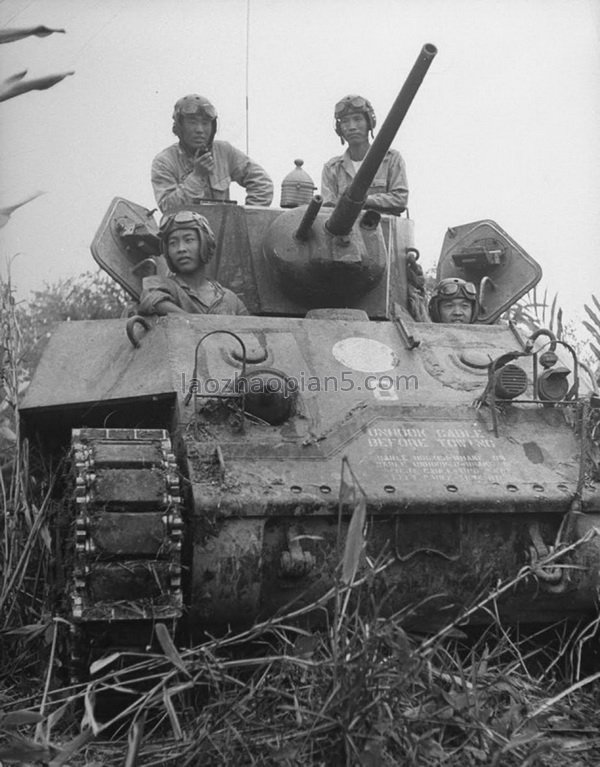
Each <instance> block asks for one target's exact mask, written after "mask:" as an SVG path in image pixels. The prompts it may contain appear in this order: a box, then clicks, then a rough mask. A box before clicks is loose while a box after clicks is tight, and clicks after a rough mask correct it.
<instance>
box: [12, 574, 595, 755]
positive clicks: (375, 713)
mask: <svg viewBox="0 0 600 767" xmlns="http://www.w3.org/2000/svg"><path fill="white" fill-rule="evenodd" d="M384 569H385V565H384V564H379V565H374V566H371V567H370V568H368V570H367V572H366V574H365V575H364V576H363V577H362V578H361V579H360V580H359V581H356V582H355V583H353V584H352V585H351V586H350V587H343V586H340V587H339V588H338V589H334V590H333V591H332V592H331V593H330V594H329V607H332V608H333V609H332V611H331V613H330V621H329V622H328V625H327V627H326V628H324V629H323V630H322V631H320V632H317V633H310V632H308V631H304V630H302V629H301V628H299V627H298V626H297V619H298V618H300V617H302V614H303V613H304V610H300V611H298V612H296V613H295V614H290V615H288V616H285V617H283V618H280V619H278V620H273V621H269V622H266V623H263V624H260V625H256V626H254V627H253V628H252V629H250V630H249V631H247V632H244V633H240V634H237V635H235V636H228V637H225V638H222V639H208V640H207V641H205V642H203V643H201V644H199V645H198V646H196V647H194V648H192V649H190V650H185V651H181V650H178V649H176V647H175V645H174V644H173V643H172V640H171V639H170V637H169V635H168V633H167V632H166V630H163V629H162V628H159V629H158V630H157V637H158V642H159V644H158V645H157V646H158V648H159V649H158V650H157V651H155V652H153V653H144V655H143V656H137V657H136V656H131V657H128V658H127V661H128V665H127V666H126V668H122V667H120V666H122V664H121V661H122V660H123V659H124V656H123V654H120V653H114V654H113V655H112V656H110V657H109V658H106V659H103V660H100V661H98V662H96V664H94V672H95V674H94V681H93V682H91V683H89V684H88V685H85V686H81V687H71V688H63V689H58V690H53V691H50V692H48V694H47V695H45V696H44V700H43V705H42V706H41V707H40V696H39V695H37V696H32V697H27V698H22V699H17V698H13V697H12V696H10V697H11V698H12V700H11V701H10V706H7V705H5V713H4V715H3V717H4V718H3V719H0V730H2V729H4V731H5V733H7V732H8V731H9V730H11V729H12V730H13V735H12V736H11V737H10V739H7V741H8V742H7V743H5V745H3V746H2V745H0V759H5V760H6V761H7V763H10V756H11V754H12V756H13V758H17V757H18V758H20V759H21V760H22V761H21V762H18V763H26V760H29V761H31V762H34V761H35V760H37V761H36V763H38V762H39V761H43V762H44V763H48V764H49V765H50V766H51V767H59V765H65V764H70V765H72V766H73V767H74V766H75V765H77V766H81V767H83V765H86V767H100V765H102V766H103V767H113V766H114V767H121V765H123V764H126V765H130V767H133V765H146V766H147V767H149V766H150V765H157V766H158V765H164V766H165V767H166V766H167V765H173V767H175V765H177V767H187V766H189V767H194V766H195V765H199V764H202V765H215V767H216V766H217V765H225V764H239V765H284V766H285V765H288V766H291V765H323V766H326V767H328V766H329V765H360V766H361V767H371V766H373V767H375V765H377V766H379V765H390V766H391V765H398V764H411V765H441V764H444V765H456V767H458V765H461V767H462V766H464V765H497V766H498V767H499V766H500V765H502V766H503V767H506V766H508V767H511V766H512V765H515V767H516V765H525V764H528V765H557V766H558V765H559V764H564V763H565V759H566V758H568V759H569V760H570V761H569V764H572V765H573V764H581V765H583V764H589V765H592V764H595V763H597V759H598V758H599V757H600V738H599V737H598V731H597V729H596V728H595V726H590V724H589V722H590V721H594V720H595V709H596V708H597V705H598V703H599V702H600V701H599V700H598V698H599V695H598V692H597V691H596V692H593V691H592V692H591V693H587V694H586V695H585V696H584V695H582V692H581V688H583V687H584V686H586V685H588V684H589V683H591V682H592V681H594V680H595V679H596V678H597V677H598V676H600V675H599V674H594V675H592V676H591V677H588V678H586V679H583V680H581V681H580V682H579V683H576V684H574V685H572V686H571V687H570V688H569V687H567V688H566V689H565V688H564V685H563V688H562V690H560V691H559V688H558V687H555V688H554V689H555V690H556V694H555V695H552V694H551V693H550V694H549V689H551V688H552V683H553V681H554V678H555V675H554V672H555V670H556V669H555V667H556V666H557V665H558V663H559V662H560V661H561V660H564V658H563V659H561V653H564V648H565V647H567V646H570V647H572V648H574V647H577V646H581V643H582V642H583V641H584V640H585V638H586V637H587V638H588V639H589V637H590V636H591V635H592V634H594V633H595V628H596V627H595V626H592V627H589V630H588V632H587V634H586V635H585V636H584V635H583V634H578V635H577V636H576V637H574V636H571V637H563V638H562V642H561V641H559V642H557V644H556V648H557V650H556V651H555V653H554V655H553V654H552V652H551V651H550V650H548V649H546V650H544V651H542V650H540V649H539V648H540V647H543V646H544V640H543V638H538V641H537V642H536V645H537V647H538V650H537V652H535V653H534V652H528V651H526V649H525V645H524V644H520V643H518V642H517V641H515V639H514V637H512V636H510V635H509V634H508V633H505V632H503V631H502V630H501V628H500V627H499V626H498V625H497V624H496V625H494V626H493V627H491V628H490V629H488V630H487V631H485V632H483V633H482V635H481V636H480V637H479V639H478V640H477V641H476V642H475V643H474V644H473V643H472V644H471V645H470V646H469V647H468V648H467V647H466V646H461V644H460V642H459V641H458V640H456V639H448V638H447V637H446V636H443V634H444V632H441V633H440V635H438V636H437V637H436V638H434V639H433V640H432V639H429V640H418V639H417V638H415V637H411V636H409V635H408V634H407V633H406V632H405V631H404V629H403V627H402V626H403V622H404V619H405V617H406V616H405V615H404V614H396V615H393V616H390V617H383V616H382V615H380V614H379V606H378V605H377V604H375V603H374V602H373V601H372V597H371V595H372V593H373V586H374V584H375V581H376V580H377V579H378V578H380V577H381V576H382V572H383V570H384ZM325 601H326V600H323V602H322V605H321V606H323V607H324V606H325ZM311 607H314V606H311ZM309 609H310V608H309ZM447 633H448V632H446V634H447ZM561 648H562V649H561ZM542 653H543V657H540V654H542ZM7 692H8V691H7ZM7 692H6V693H5V695H4V700H5V704H6V703H8V698H9V696H8V694H7ZM116 692H119V693H121V694H123V693H129V694H128V695H125V703H122V705H123V706H125V705H126V708H124V709H122V710H121V711H119V712H118V713H116V714H115V715H114V717H113V719H112V720H111V721H109V722H104V723H102V722H100V721H99V720H98V719H97V715H96V713H95V706H94V704H95V703H96V702H98V701H99V700H102V697H103V696H106V694H107V693H110V694H115V693H116ZM42 709H43V713H40V710H42ZM75 710H79V712H80V713H81V712H85V713H84V716H83V721H82V723H81V724H78V723H77V722H76V721H75V720H74V718H73V712H74V711H75ZM592 714H593V716H592ZM34 728H35V734H36V737H35V738H33V737H32V734H33V733H32V732H31V731H33V729H34ZM17 729H18V730H20V732H21V735H20V737H19V738H18V739H17V738H16V737H15V735H14V731H16V730H17ZM28 730H29V731H30V732H29V733H28V734H26V733H27V732H28ZM69 732H70V739H68V738H67V735H68V733H69ZM108 733H111V734H112V739H111V740H105V738H106V736H107V734H108ZM125 735H127V742H126V743H127V745H126V744H125V740H124V738H125ZM103 738H104V739H103ZM125 750H126V751H127V756H126V759H125V761H123V754H124V751H125Z"/></svg>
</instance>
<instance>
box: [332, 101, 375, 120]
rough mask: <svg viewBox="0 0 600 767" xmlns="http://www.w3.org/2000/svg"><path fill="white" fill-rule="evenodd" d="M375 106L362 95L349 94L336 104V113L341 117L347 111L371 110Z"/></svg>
mask: <svg viewBox="0 0 600 767" xmlns="http://www.w3.org/2000/svg"><path fill="white" fill-rule="evenodd" d="M371 111H373V107H372V106H371V104H370V103H369V102H368V101H367V100H366V99H364V98H363V97H362V96H347V97H346V98H345V99H342V100H341V101H338V103H337V104H336V105H335V111H334V115H335V116H336V117H341V116H342V115H343V114H345V113H346V112H371Z"/></svg>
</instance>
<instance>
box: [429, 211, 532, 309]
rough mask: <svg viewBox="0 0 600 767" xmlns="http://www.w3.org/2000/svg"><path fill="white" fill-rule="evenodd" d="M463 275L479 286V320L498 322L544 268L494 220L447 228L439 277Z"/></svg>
mask: <svg viewBox="0 0 600 767" xmlns="http://www.w3.org/2000/svg"><path fill="white" fill-rule="evenodd" d="M445 277H460V278H462V279H463V280H467V281H468V282H473V283H474V284H475V285H476V286H477V291H478V296H479V304H480V310H479V317H478V318H477V322H478V323H482V324H490V323H492V322H495V321H496V320H497V319H498V317H500V315H501V314H502V313H503V312H505V311H506V310H507V309H508V308H509V307H510V306H511V305H512V304H514V303H515V301H517V300H518V299H519V298H521V296H523V295H525V293H527V292H528V291H529V290H531V288H533V286H534V285H537V283H538V282H539V281H540V279H541V278H542V268H541V267H540V265H539V264H538V263H537V261H535V260H534V259H533V258H531V256H529V255H528V254H527V253H526V252H525V251H524V250H523V248H521V247H520V246H519V245H518V244H517V243H516V242H515V241H514V240H513V239H512V238H511V237H510V236H509V235H508V234H507V233H506V232H505V231H504V229H502V228H501V227H500V226H498V224H497V223H496V222H495V221H490V220H489V219H486V220H483V221H474V222H473V223H471V224H463V225H462V226H455V227H451V228H450V229H448V231H447V232H446V236H445V238H444V242H443V245H442V253H441V255H440V258H439V261H438V266H437V279H438V281H439V280H442V279H444V278H445Z"/></svg>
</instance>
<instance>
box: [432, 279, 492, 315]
mask: <svg viewBox="0 0 600 767" xmlns="http://www.w3.org/2000/svg"><path fill="white" fill-rule="evenodd" d="M452 298H466V299H467V301H470V302H471V307H472V309H471V319H470V320H469V321H470V322H475V320H476V319H477V316H478V314H479V301H478V300H477V288H476V287H475V285H474V284H473V283H472V282H467V281H466V280H461V279H460V277H446V278H445V279H443V280H440V281H439V282H438V284H437V285H436V286H435V288H434V291H433V293H432V295H431V298H430V299H429V307H428V308H429V316H430V317H431V320H432V322H441V321H442V320H441V317H440V302H441V301H445V300H448V299H452Z"/></svg>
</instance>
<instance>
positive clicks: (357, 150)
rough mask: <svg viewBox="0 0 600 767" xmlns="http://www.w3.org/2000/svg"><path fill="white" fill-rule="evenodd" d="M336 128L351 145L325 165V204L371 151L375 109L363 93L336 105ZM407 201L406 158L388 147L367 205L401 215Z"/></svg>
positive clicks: (349, 180) (340, 191) (342, 189)
mask: <svg viewBox="0 0 600 767" xmlns="http://www.w3.org/2000/svg"><path fill="white" fill-rule="evenodd" d="M334 119H335V132H336V133H337V134H338V136H339V137H340V139H341V142H342V144H343V143H344V142H345V141H347V142H348V149H347V150H346V151H345V152H344V154H342V155H339V156H338V157H332V158H331V160H328V161H327V162H326V163H325V165H324V166H323V173H322V176H321V195H322V196H323V204H324V205H335V203H336V202H337V201H338V199H339V198H340V197H341V195H342V194H343V193H344V192H345V191H346V189H347V188H348V187H349V186H350V184H351V183H352V180H353V179H354V176H355V175H356V172H357V170H358V168H359V167H360V164H361V163H362V161H363V160H364V159H365V156H366V154H367V152H368V151H369V147H370V145H371V144H370V142H369V133H371V137H372V136H373V129H374V128H375V122H376V120H375V112H374V111H373V107H372V106H371V102H370V101H368V100H367V99H365V98H363V97H362V96H352V95H351V96H345V97H344V98H343V99H342V100H341V101H338V103H337V104H336V105H335V111H334ZM407 204H408V182H407V180H406V167H405V165H404V160H403V159H402V157H401V155H400V153H399V152H397V151H396V150H395V149H388V151H387V152H386V154H385V157H384V158H383V162H382V163H381V165H380V166H379V169H378V171H377V173H376V174H375V178H374V179H373V183H372V184H371V186H370V187H369V189H368V193H367V198H366V201H365V205H364V207H365V208H373V209H375V210H378V211H381V212H382V213H388V214H392V215H394V216H399V215H400V214H401V213H402V211H404V210H405V209H406V206H407Z"/></svg>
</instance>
